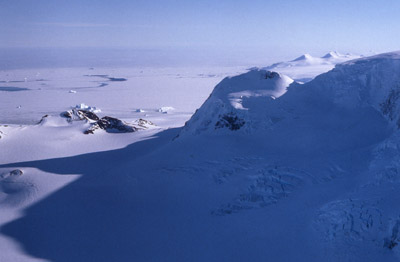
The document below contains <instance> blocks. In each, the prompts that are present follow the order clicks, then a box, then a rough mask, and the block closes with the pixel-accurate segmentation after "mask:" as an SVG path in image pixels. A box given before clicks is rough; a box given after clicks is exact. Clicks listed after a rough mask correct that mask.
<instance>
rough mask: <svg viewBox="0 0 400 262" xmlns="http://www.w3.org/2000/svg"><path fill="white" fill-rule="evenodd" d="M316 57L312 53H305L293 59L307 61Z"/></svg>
mask: <svg viewBox="0 0 400 262" xmlns="http://www.w3.org/2000/svg"><path fill="white" fill-rule="evenodd" d="M313 58H314V57H313V56H312V55H310V54H304V55H302V56H299V57H298V58H296V59H294V60H293V61H307V60H312V59H313Z"/></svg>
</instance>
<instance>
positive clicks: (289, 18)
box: [0, 0, 400, 60]
mask: <svg viewBox="0 0 400 262" xmlns="http://www.w3.org/2000/svg"><path fill="white" fill-rule="evenodd" d="M399 13H400V1H398V0H382V1H376V0H363V1H359V0H335V1H329V0H324V1H321V0H302V1H301V0H280V1H269V0H264V1H261V0H254V1H251V0H249V1H243V0H240V1H237V0H230V1H228V0H218V1H216V0H204V1H201V0H197V1H191V0H186V1H183V0H153V1H151V0H146V1H142V0H79V1H77V0H68V1H67V0H65V1H62V0H57V1H55V0H0V35H1V37H0V48H15V47H19V48H69V49H71V48H72V49H73V48H92V49H118V48H119V49H135V50H187V52H198V53H203V54H204V55H205V56H207V55H208V56H207V57H208V58H212V57H215V56H218V55H220V56H221V57H225V58H226V57H229V56H230V57H236V58H237V59H239V60H240V59H250V60H251V59H257V57H260V56H264V57H267V56H269V57H271V58H276V59H277V58H289V57H291V58H293V56H297V55H300V54H303V53H311V54H312V55H322V54H324V53H326V52H328V51H331V50H337V51H340V52H352V53H358V54H369V53H380V52H386V51H393V50H398V49H400V48H399V47H398V43H400V16H399ZM224 55H225V56H224Z"/></svg>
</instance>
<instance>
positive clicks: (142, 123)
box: [135, 118, 154, 129]
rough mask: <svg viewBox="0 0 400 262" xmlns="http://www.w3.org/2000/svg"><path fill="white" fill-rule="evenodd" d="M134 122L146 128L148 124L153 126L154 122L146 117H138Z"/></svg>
mask: <svg viewBox="0 0 400 262" xmlns="http://www.w3.org/2000/svg"><path fill="white" fill-rule="evenodd" d="M135 124H136V125H138V126H139V127H142V128H145V129H147V128H148V127H149V126H154V124H153V123H152V122H150V121H148V120H146V119H142V118H140V119H138V120H136V121H135Z"/></svg>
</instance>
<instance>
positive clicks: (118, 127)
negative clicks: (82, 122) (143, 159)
mask: <svg viewBox="0 0 400 262" xmlns="http://www.w3.org/2000/svg"><path fill="white" fill-rule="evenodd" d="M97 129H103V130H105V131H106V132H109V133H131V132H135V131H137V130H138V128H136V127H135V126H133V125H129V124H127V123H125V122H123V121H122V120H120V119H118V118H114V117H109V116H105V117H103V118H101V119H99V120H98V121H97V122H95V123H94V124H92V126H91V127H90V128H89V129H88V130H86V131H85V132H84V133H85V134H93V133H94V132H95V131H96V130H97Z"/></svg>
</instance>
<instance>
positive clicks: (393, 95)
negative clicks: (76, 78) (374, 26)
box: [0, 52, 400, 262]
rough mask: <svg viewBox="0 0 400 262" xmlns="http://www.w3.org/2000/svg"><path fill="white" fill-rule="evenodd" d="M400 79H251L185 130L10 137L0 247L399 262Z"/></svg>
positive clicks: (357, 75)
mask: <svg viewBox="0 0 400 262" xmlns="http://www.w3.org/2000/svg"><path fill="white" fill-rule="evenodd" d="M335 56H338V55H337V54H335V53H332V54H330V55H329V56H326V57H325V58H321V59H323V60H324V61H325V60H328V59H332V60H334V59H336V58H335ZM304 60H308V62H310V63H311V60H312V59H310V57H309V56H304V57H302V58H300V59H298V61H296V62H294V61H292V62H293V63H301V62H304ZM318 63H319V62H318ZM298 68H300V67H298ZM399 72H400V52H393V53H387V54H382V55H378V56H373V57H366V58H361V59H357V60H351V61H347V62H343V63H340V64H338V65H336V66H335V68H334V69H333V70H331V71H329V72H327V73H325V74H322V75H319V76H317V77H316V78H315V79H313V80H312V81H309V82H307V83H305V84H300V83H297V82H294V81H293V80H292V79H291V78H290V77H288V76H285V74H284V73H281V72H279V73H276V72H272V71H269V70H264V69H254V70H251V71H249V72H247V73H244V74H242V75H239V76H235V77H228V78H225V79H224V80H223V81H222V82H220V83H219V84H218V85H217V86H216V87H215V89H214V91H213V92H212V93H211V95H210V97H209V98H208V99H207V100H206V101H205V102H204V104H203V105H202V106H201V107H200V108H199V109H198V110H197V111H196V113H195V114H194V115H193V116H192V118H191V119H190V120H189V121H188V122H187V123H186V125H185V126H184V127H183V128H170V129H168V128H164V129H162V130H160V129H157V128H149V129H146V130H141V131H140V132H133V133H125V134H112V133H107V132H105V131H104V130H100V129H99V130H98V131H96V132H95V133H94V134H93V135H84V134H82V131H83V130H85V128H87V127H86V126H85V127H83V126H82V124H79V125H78V123H74V121H72V124H68V123H66V121H64V122H65V123H64V125H65V126H57V125H56V124H57V123H58V122H57V121H54V122H51V123H48V124H43V125H36V126H31V127H24V128H20V127H13V126H7V127H5V126H0V130H1V131H2V132H3V133H4V134H2V139H1V141H0V143H1V146H2V149H4V150H3V151H1V152H0V156H2V158H0V161H3V162H1V163H2V164H1V165H0V171H1V173H0V175H1V178H0V203H1V204H2V205H4V207H3V206H1V208H2V211H4V212H3V213H2V214H5V215H3V216H0V223H1V225H2V226H1V234H2V235H1V236H6V237H0V244H2V245H3V246H5V247H7V249H6V251H7V252H8V250H10V249H12V250H19V249H18V248H15V245H11V244H10V242H9V241H10V238H11V239H13V240H15V243H19V244H20V245H21V246H22V247H23V248H24V250H25V252H26V253H27V255H29V256H33V257H35V258H41V259H46V260H50V261H132V260H135V261H266V260H270V261H307V262H310V261H315V262H317V261H318V262H319V261H357V262H358V261H359V262H361V261H362V262H365V261H371V262H372V261H374V262H375V261H389V262H392V261H399V260H400V248H399V243H400V233H399V232H400V231H399V227H400V218H399V217H400V209H399V208H397V205H396V203H397V202H398V201H399V200H400V191H399V190H398V188H399V186H400V164H399V163H400V132H399V122H400V121H399V119H400V114H399V111H400V108H399V103H400V73H399ZM160 115H161V116H162V115H163V114H160ZM50 120H51V119H50ZM56 120H57V119H56ZM152 120H153V119H152ZM78 122H81V121H78ZM50 124H51V125H50ZM76 129H78V131H79V132H77V130H76ZM123 138H124V139H126V140H127V141H128V140H129V143H131V144H130V145H129V146H126V147H125V146H124V145H123V143H122V142H121V139H123ZM57 143H59V145H62V147H61V148H62V149H59V148H57V153H58V155H57V157H58V158H54V155H53V154H52V153H54V149H52V147H54V144H57ZM115 143H119V146H118V147H116V146H115ZM25 144H29V147H26V146H24V145H25ZM76 145H79V146H76ZM101 146H103V148H107V149H108V151H104V150H99V148H101ZM94 147H96V148H97V150H92V148H94ZM20 148H24V149H25V150H27V151H29V152H32V154H23V156H20V155H19V154H18V153H20V152H21V149H20ZM37 148H42V150H41V151H40V152H37V150H36V151H35V149H37ZM43 148H45V149H46V150H47V152H48V155H46V154H45V152H43V151H44V150H43ZM64 149H65V150H67V151H65V152H66V153H65V152H64V151H63V150H64ZM110 149H113V150H110ZM52 150H53V151H52ZM90 150H92V151H90ZM93 151H96V152H93ZM99 151H102V152H99ZM4 152H6V153H4ZM71 152H73V154H71ZM62 154H64V155H62ZM79 154H83V155H79ZM9 155H11V156H12V157H13V158H10V157H9ZM6 157H9V158H8V159H12V160H9V161H8V162H4V159H6ZM2 159H3V160H2ZM38 200H40V202H38ZM21 207H23V209H22V208H21ZM21 214H23V215H21ZM7 241H8V242H7ZM3 243H5V244H3ZM12 243H14V242H12ZM9 247H10V248H9ZM7 252H5V254H10V255H9V256H4V255H2V256H3V257H5V258H11V259H12V258H13V257H14V256H15V255H14V253H7ZM21 253H22V252H21ZM21 261H29V259H25V260H24V259H21Z"/></svg>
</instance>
